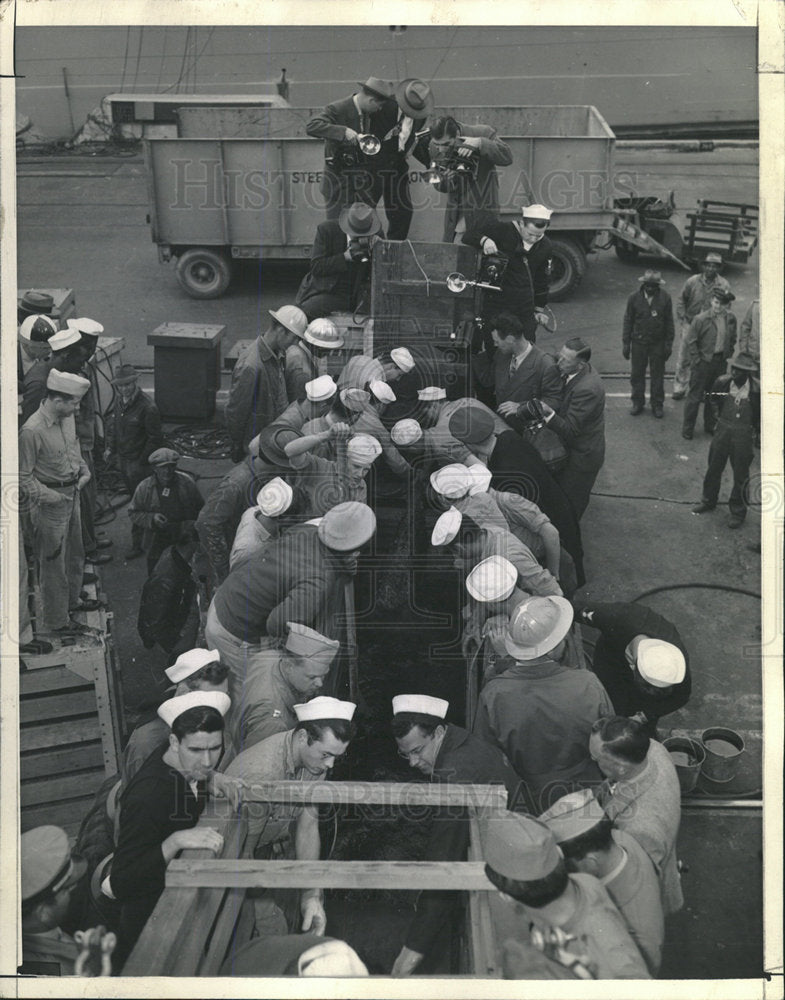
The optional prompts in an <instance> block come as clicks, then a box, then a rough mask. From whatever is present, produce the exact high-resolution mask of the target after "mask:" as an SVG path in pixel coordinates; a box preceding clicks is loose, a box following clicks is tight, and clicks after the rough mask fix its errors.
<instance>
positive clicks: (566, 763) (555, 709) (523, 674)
mask: <svg viewBox="0 0 785 1000" xmlns="http://www.w3.org/2000/svg"><path fill="white" fill-rule="evenodd" d="M572 621H573V612H572V605H571V604H570V602H569V601H567V600H565V599H564V598H563V597H530V598H529V599H528V600H527V601H525V602H524V603H523V604H520V605H518V607H517V608H516V609H515V611H513V613H512V615H511V616H510V623H509V626H508V629H507V637H506V639H505V646H506V648H507V652H508V653H509V654H510V656H512V657H514V659H515V666H514V667H510V668H509V669H507V670H505V671H504V672H503V673H501V674H498V675H497V676H496V677H493V678H492V679H491V680H489V681H488V683H487V684H486V685H485V687H484V688H483V690H482V692H481V693H480V700H479V704H478V706H477V715H476V717H475V721H474V729H473V731H474V732H475V734H476V735H478V736H480V737H481V738H482V739H485V740H487V741H488V742H489V743H494V744H496V745H497V746H498V747H500V748H501V749H502V750H503V751H504V752H505V753H506V754H507V757H508V758H509V760H510V762H511V764H512V766H513V767H514V768H515V770H516V771H517V773H518V774H519V776H520V777H521V778H522V779H523V780H524V782H525V783H526V787H527V791H528V794H529V796H530V798H531V801H532V803H533V804H534V806H535V811H536V812H541V811H542V809H543V808H547V806H548V805H549V804H550V801H551V800H552V799H554V798H558V797H559V796H560V795H562V794H564V792H565V791H570V790H571V789H573V788H575V787H576V786H581V785H587V784H590V783H592V782H597V781H598V780H599V778H600V774H599V771H598V769H597V765H596V764H595V763H594V761H593V760H592V759H591V756H590V754H589V735H590V734H591V727H592V724H593V723H594V722H595V721H596V720H597V719H601V718H603V716H606V715H608V714H609V712H611V711H612V710H613V706H612V705H611V702H610V699H609V698H608V695H607V694H606V692H605V689H604V688H603V686H602V684H600V682H599V680H598V679H597V678H596V677H595V676H594V674H592V673H590V672H589V671H588V670H575V669H574V668H573V667H572V666H571V665H570V664H569V663H568V656H567V652H568V647H567V642H566V638H567V633H568V632H569V630H570V627H571V626H572Z"/></svg>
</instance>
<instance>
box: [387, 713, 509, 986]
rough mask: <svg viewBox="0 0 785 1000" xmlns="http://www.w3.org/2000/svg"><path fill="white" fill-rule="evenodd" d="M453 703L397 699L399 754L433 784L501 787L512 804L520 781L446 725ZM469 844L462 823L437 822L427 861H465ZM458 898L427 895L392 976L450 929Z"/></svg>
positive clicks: (495, 755)
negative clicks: (441, 932) (443, 930)
mask: <svg viewBox="0 0 785 1000" xmlns="http://www.w3.org/2000/svg"><path fill="white" fill-rule="evenodd" d="M448 708H449V702H447V701H445V700H444V699H443V698H434V697H432V696H431V695H425V694H399V695H396V696H395V697H394V698H393V700H392V710H393V719H392V732H393V737H394V738H395V742H396V745H397V747H398V753H399V755H400V756H401V757H403V758H404V760H405V761H406V762H407V763H408V765H409V767H412V768H414V769H415V770H417V771H420V772H421V773H422V774H424V775H425V776H426V777H427V778H428V780H429V781H431V782H449V783H450V784H480V785H495V784H498V785H501V786H503V788H504V789H505V790H506V793H507V799H508V802H509V803H510V805H513V804H514V802H515V800H516V796H517V788H518V778H517V775H516V774H515V772H514V771H513V769H512V768H511V767H510V765H509V763H508V762H507V760H505V758H504V755H503V754H502V753H501V752H500V751H499V750H498V749H497V748H496V747H492V746H489V745H488V744H487V743H485V742H484V741H483V740H480V739H478V738H477V737H476V736H473V735H472V734H471V733H469V732H467V731H466V730H465V729H463V728H462V727H461V726H456V725H454V724H453V723H451V722H447V720H446V716H447V710H448ZM468 843H469V828H468V822H467V820H466V819H463V818H458V819H455V818H451V819H448V818H447V817H441V818H437V819H435V820H434V822H433V824H432V827H431V833H430V837H429V840H428V845H427V847H426V849H425V855H424V858H423V860H426V861H464V860H465V859H466V850H467V847H468ZM457 902H458V901H457V899H455V894H454V893H440V892H423V893H422V894H421V895H420V897H419V899H418V901H417V914H416V916H415V918H414V920H413V921H412V923H411V924H410V926H409V929H408V931H407V934H406V939H405V942H404V945H403V947H402V948H401V951H400V952H399V954H398V957H397V958H396V960H395V964H394V965H393V969H392V974H393V975H394V976H406V975H410V974H411V973H412V972H413V971H414V970H415V969H416V968H417V966H418V965H419V964H420V962H421V961H422V959H423V957H424V956H425V955H426V954H427V953H428V952H429V951H430V950H431V949H432V948H433V946H434V944H435V942H436V939H437V938H438V936H439V933H440V929H444V928H446V927H449V926H450V924H451V916H452V913H453V909H454V907H455V905H456V904H457Z"/></svg>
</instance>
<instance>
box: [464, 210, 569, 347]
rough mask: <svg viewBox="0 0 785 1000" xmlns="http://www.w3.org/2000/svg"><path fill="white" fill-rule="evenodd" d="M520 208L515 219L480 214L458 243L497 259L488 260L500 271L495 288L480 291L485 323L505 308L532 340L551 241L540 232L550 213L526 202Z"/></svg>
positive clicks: (541, 317) (540, 317)
mask: <svg viewBox="0 0 785 1000" xmlns="http://www.w3.org/2000/svg"><path fill="white" fill-rule="evenodd" d="M521 212H522V219H521V221H520V222H502V221H501V219H498V218H493V217H491V216H483V217H482V219H481V221H480V222H479V223H477V224H476V225H475V226H474V227H473V228H472V229H469V230H467V231H466V233H464V236H463V240H462V242H463V243H465V244H466V245H467V246H470V247H477V249H478V250H482V252H483V255H484V257H490V258H498V261H496V260H495V261H494V264H495V266H496V270H497V271H498V272H501V275H500V285H501V287H500V290H499V291H498V292H489V291H486V292H484V295H483V312H482V319H483V321H484V323H485V325H486V326H487V325H488V324H490V323H492V322H493V320H494V317H496V316H498V315H499V313H502V312H511V313H512V314H513V315H514V316H517V317H518V319H519V320H520V321H521V323H522V324H523V333H524V336H525V337H526V339H527V340H529V341H531V343H534V341H535V339H536V335H537V326H538V324H539V323H541V322H542V323H545V322H547V320H548V317H547V314H546V313H544V312H543V308H544V306H545V305H546V304H547V302H548V280H549V270H550V267H549V265H550V257H551V249H552V244H551V241H550V240H549V239H548V237H547V236H546V235H545V233H546V231H547V229H548V227H549V225H550V219H551V215H552V214H553V212H552V211H551V209H549V208H546V207H545V205H527V206H525V207H524V208H523V209H521ZM483 280H487V279H485V278H484V279H483ZM491 283H492V284H496V283H497V282H495V281H492V282H491Z"/></svg>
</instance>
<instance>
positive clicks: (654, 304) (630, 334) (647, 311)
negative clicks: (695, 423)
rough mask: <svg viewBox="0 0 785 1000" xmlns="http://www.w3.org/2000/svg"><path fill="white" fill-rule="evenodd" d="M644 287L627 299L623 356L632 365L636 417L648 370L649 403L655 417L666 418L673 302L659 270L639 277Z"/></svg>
mask: <svg viewBox="0 0 785 1000" xmlns="http://www.w3.org/2000/svg"><path fill="white" fill-rule="evenodd" d="M638 281H639V282H640V284H641V287H640V288H639V289H638V291H637V292H633V293H632V295H630V297H629V298H628V299H627V308H626V309H625V311H624V323H623V324H622V334H621V342H622V356H623V357H624V359H625V361H630V360H631V362H632V371H631V372H630V385H631V387H632V409H631V410H630V413H631V415H632V416H633V417H636V416H638V414H639V413H643V406H644V403H645V402H646V368H647V367H648V368H649V376H650V379H651V388H650V390H649V402H650V403H651V412H652V413H653V414H654V416H655V417H661V416H662V415H663V410H662V404H663V403H664V401H665V362H666V361H667V360H668V358H669V357H670V356H671V351H672V350H673V337H674V334H675V327H674V325H673V303H672V302H671V297H670V295H668V293H667V292H666V291H665V290H664V288H663V285H664V284H665V282H664V281H663V278H662V275H661V274H660V272H659V271H652V270H647V271H644V273H643V274H642V275H641V276H640V278H638Z"/></svg>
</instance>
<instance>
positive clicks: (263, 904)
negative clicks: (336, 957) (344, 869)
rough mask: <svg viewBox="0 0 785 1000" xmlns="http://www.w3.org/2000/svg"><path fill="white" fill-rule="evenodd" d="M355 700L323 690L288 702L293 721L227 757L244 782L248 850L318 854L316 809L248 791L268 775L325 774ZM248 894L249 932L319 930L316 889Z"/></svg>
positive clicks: (305, 857)
mask: <svg viewBox="0 0 785 1000" xmlns="http://www.w3.org/2000/svg"><path fill="white" fill-rule="evenodd" d="M356 707H357V706H356V705H355V704H354V703H353V702H351V701H339V700H338V699H337V698H325V697H318V698H312V699H311V701H308V702H305V703H304V704H298V705H295V707H294V710H295V715H296V716H297V723H296V725H295V726H294V728H293V729H290V730H288V731H287V732H280V733H275V734H274V735H273V736H270V737H268V738H267V739H266V740H262V742H261V743H256V744H254V746H252V747H250V748H249V749H247V750H244V751H243V752H242V753H241V754H240V755H239V756H238V757H236V758H235V759H234V760H233V761H232V763H231V764H230V765H229V768H228V769H227V772H226V773H227V777H230V778H239V779H240V780H241V781H242V782H243V785H244V792H243V803H244V805H243V810H244V813H245V815H246V817H247V819H248V838H247V840H246V843H245V851H246V854H247V855H249V856H252V857H255V858H261V859H264V860H271V859H280V860H285V859H288V858H293V859H296V860H298V861H318V860H319V857H320V856H321V841H320V837H319V814H318V809H317V808H316V807H315V806H292V805H287V804H284V803H270V802H265V801H264V795H261V796H255V794H254V786H255V785H256V784H257V783H263V782H267V781H324V780H325V779H326V778H327V774H328V772H329V771H330V770H332V768H333V766H334V764H335V763H336V761H337V760H340V758H341V757H342V756H343V755H344V754H345V753H346V751H347V749H348V747H349V743H350V742H351V740H352V739H353V738H354V735H355V727H354V724H353V723H352V718H353V716H354V712H355V709H356ZM247 898H250V899H252V901H253V907H254V915H255V918H256V933H257V934H259V936H261V937H264V936H265V935H268V934H286V933H287V932H292V933H293V932H297V931H311V932H312V933H314V934H320V935H321V934H324V931H325V928H326V926H327V918H326V916H325V913H324V905H323V902H322V890H321V889H302V890H297V889H281V890H258V891H257V890H250V891H249V893H248V894H247ZM298 911H299V913H298Z"/></svg>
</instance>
